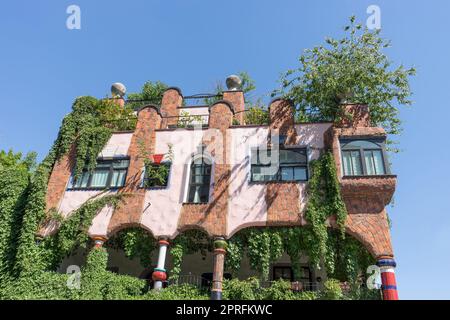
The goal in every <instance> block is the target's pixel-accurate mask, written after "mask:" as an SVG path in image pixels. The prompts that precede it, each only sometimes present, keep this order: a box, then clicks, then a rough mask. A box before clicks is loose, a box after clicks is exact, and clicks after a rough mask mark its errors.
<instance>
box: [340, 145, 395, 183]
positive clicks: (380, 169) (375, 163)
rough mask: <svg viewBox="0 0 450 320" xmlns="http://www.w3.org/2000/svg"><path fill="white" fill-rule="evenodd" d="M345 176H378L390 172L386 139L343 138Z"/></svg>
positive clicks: (342, 149)
mask: <svg viewBox="0 0 450 320" xmlns="http://www.w3.org/2000/svg"><path fill="white" fill-rule="evenodd" d="M341 153H342V168H343V171H344V176H363V175H368V176H376V175H384V174H387V173H388V170H389V168H388V165H387V163H386V155H385V148H384V141H382V140H379V141H376V140H341Z"/></svg>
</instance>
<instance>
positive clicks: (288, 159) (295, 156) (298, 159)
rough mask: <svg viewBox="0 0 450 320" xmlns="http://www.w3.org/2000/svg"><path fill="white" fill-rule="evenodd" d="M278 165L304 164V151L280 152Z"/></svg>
mask: <svg viewBox="0 0 450 320" xmlns="http://www.w3.org/2000/svg"><path fill="white" fill-rule="evenodd" d="M280 163H281V164H283V163H298V164H306V150H295V151H294V150H280Z"/></svg>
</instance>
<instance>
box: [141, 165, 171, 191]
mask: <svg viewBox="0 0 450 320" xmlns="http://www.w3.org/2000/svg"><path fill="white" fill-rule="evenodd" d="M170 167H171V163H170V162H165V163H161V164H150V165H148V166H147V167H146V168H145V171H144V172H145V173H144V181H143V183H142V186H143V187H144V188H154V187H167V183H168V182H169V173H170Z"/></svg>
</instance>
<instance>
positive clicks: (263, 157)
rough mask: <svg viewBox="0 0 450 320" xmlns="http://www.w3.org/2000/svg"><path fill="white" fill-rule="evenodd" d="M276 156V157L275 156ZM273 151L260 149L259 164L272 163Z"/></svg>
mask: <svg viewBox="0 0 450 320" xmlns="http://www.w3.org/2000/svg"><path fill="white" fill-rule="evenodd" d="M274 156H275V155H274ZM271 157H272V151H271V150H269V149H259V151H258V164H263V165H264V164H265V165H269V164H271V163H272V158H271Z"/></svg>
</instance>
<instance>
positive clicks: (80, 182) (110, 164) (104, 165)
mask: <svg viewBox="0 0 450 320" xmlns="http://www.w3.org/2000/svg"><path fill="white" fill-rule="evenodd" d="M129 164H130V160H128V159H115V160H98V161H97V167H96V168H95V169H94V170H93V171H92V172H89V171H87V170H85V171H83V173H82V174H81V175H80V177H79V178H78V179H77V180H76V181H75V180H74V178H73V176H72V178H71V181H70V183H69V189H106V188H120V187H123V186H124V185H125V179H126V176H127V171H128V165H129Z"/></svg>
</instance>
